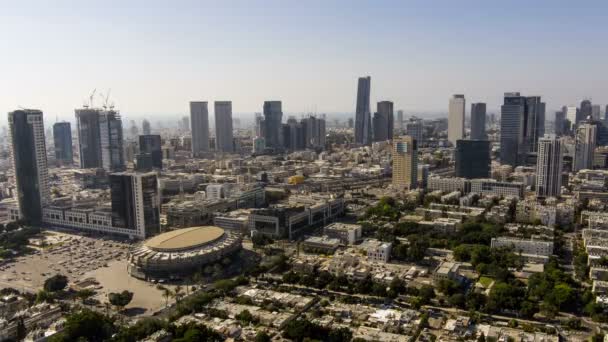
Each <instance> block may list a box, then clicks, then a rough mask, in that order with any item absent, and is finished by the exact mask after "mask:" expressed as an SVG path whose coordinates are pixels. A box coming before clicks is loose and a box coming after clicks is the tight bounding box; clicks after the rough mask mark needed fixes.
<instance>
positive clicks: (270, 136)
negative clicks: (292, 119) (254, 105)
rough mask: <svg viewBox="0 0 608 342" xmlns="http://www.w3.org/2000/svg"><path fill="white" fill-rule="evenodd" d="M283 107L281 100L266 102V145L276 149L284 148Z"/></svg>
mask: <svg viewBox="0 0 608 342" xmlns="http://www.w3.org/2000/svg"><path fill="white" fill-rule="evenodd" d="M281 107H282V105H281V101H265V102H264V139H265V140H266V147H270V148H273V149H275V151H276V150H281V149H282V148H283V146H282V140H283V139H282V134H281V133H282V131H281V127H282V126H281V122H282V120H283V110H282V108H281Z"/></svg>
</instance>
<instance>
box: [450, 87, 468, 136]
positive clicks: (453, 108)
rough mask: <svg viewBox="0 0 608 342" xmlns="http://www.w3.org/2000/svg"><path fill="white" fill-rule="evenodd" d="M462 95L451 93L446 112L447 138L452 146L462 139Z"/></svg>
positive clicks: (463, 101)
mask: <svg viewBox="0 0 608 342" xmlns="http://www.w3.org/2000/svg"><path fill="white" fill-rule="evenodd" d="M464 106H465V99H464V95H458V94H457V95H453V96H452V97H451V98H450V106H449V112H448V140H449V141H450V142H451V143H452V145H453V146H456V141H457V140H460V139H464Z"/></svg>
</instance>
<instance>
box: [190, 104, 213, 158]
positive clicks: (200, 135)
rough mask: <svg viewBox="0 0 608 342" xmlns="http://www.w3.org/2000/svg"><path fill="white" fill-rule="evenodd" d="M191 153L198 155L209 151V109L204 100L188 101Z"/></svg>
mask: <svg viewBox="0 0 608 342" xmlns="http://www.w3.org/2000/svg"><path fill="white" fill-rule="evenodd" d="M190 129H191V131H192V155H193V156H195V157H199V156H201V155H202V154H204V153H206V152H209V111H208V109H207V102H206V101H193V102H190Z"/></svg>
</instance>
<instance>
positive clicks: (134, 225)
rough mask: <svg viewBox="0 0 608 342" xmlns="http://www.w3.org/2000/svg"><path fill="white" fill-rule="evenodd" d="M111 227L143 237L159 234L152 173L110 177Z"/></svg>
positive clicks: (156, 188) (153, 174)
mask: <svg viewBox="0 0 608 342" xmlns="http://www.w3.org/2000/svg"><path fill="white" fill-rule="evenodd" d="M110 193H111V198H112V227H113V228H119V229H124V230H125V231H133V234H132V235H136V236H139V237H141V238H146V237H149V236H153V235H156V234H158V233H160V197H159V194H158V184H157V179H156V173H153V172H150V173H129V172H121V173H113V174H111V175H110Z"/></svg>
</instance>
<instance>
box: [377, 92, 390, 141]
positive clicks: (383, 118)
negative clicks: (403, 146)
mask: <svg viewBox="0 0 608 342" xmlns="http://www.w3.org/2000/svg"><path fill="white" fill-rule="evenodd" d="M393 125H394V123H393V103H392V102H391V101H381V102H378V111H377V112H376V113H375V114H374V125H373V131H374V141H386V140H392V139H393V130H394V128H393Z"/></svg>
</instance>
